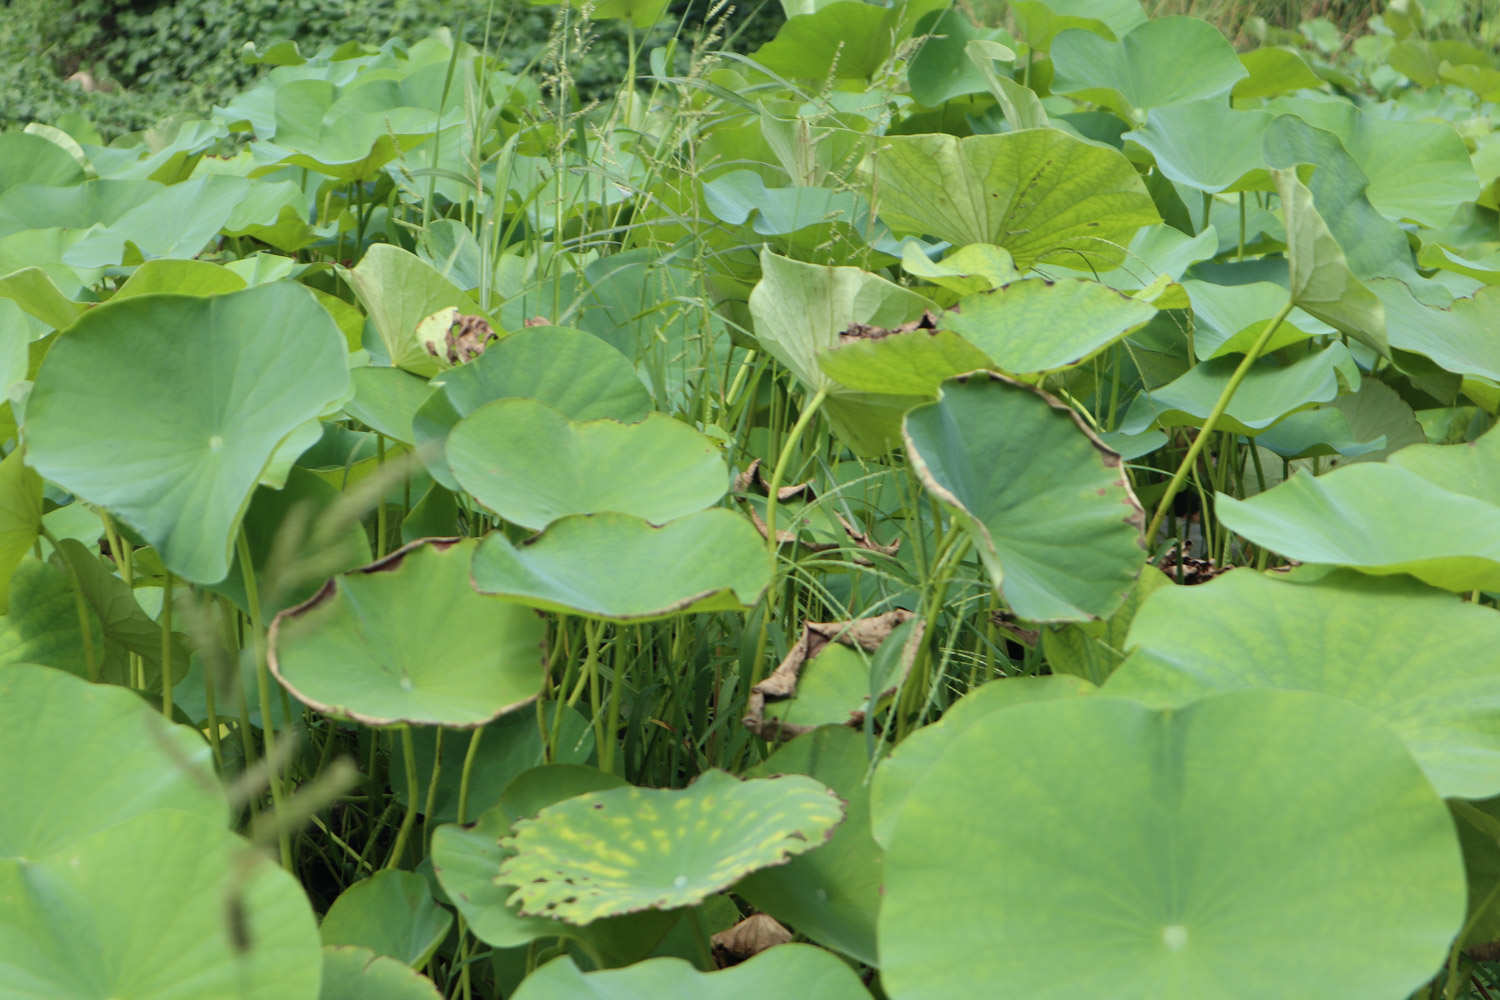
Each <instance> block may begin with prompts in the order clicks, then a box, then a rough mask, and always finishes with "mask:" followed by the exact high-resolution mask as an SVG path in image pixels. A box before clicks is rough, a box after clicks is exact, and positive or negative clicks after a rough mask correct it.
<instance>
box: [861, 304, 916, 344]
mask: <svg viewBox="0 0 1500 1000" xmlns="http://www.w3.org/2000/svg"><path fill="white" fill-rule="evenodd" d="M940 326H941V320H940V319H939V317H938V314H937V313H935V312H933V311H932V310H931V309H928V310H927V311H925V312H923V313H922V315H920V316H918V317H917V318H916V319H914V320H912V321H911V322H909V323H902V324H901V325H900V326H871V325H870V324H869V323H850V324H849V326H848V327H846V328H845V329H844V330H843V331H842V332H841V333H840V334H839V343H841V344H848V343H852V342H854V341H858V340H879V339H881V338H882V337H889V336H891V335H892V334H897V333H914V332H915V331H917V330H927V331H929V332H931V333H936V332H937V331H938V329H939V328H940Z"/></svg>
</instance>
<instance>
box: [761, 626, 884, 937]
mask: <svg viewBox="0 0 1500 1000" xmlns="http://www.w3.org/2000/svg"><path fill="white" fill-rule="evenodd" d="M830 649H841V650H845V651H846V652H849V649H848V647H846V646H843V645H840V644H839V643H831V644H829V645H828V646H827V647H825V652H826V651H827V650H830ZM865 673H866V676H865V678H864V680H865V692H864V695H865V697H868V695H869V680H868V671H866V672H865ZM869 768H870V755H869V751H868V749H867V748H866V744H865V735H864V733H861V732H858V731H856V730H854V729H850V728H847V727H844V726H824V727H822V728H820V729H817V730H814V731H813V732H811V733H807V734H805V735H802V736H799V737H797V738H796V739H794V740H792V741H791V742H790V743H787V744H786V745H784V746H782V747H780V748H778V749H777V751H776V752H775V753H773V754H772V755H771V756H769V757H767V758H766V759H765V760H763V761H761V762H760V763H759V764H757V765H756V766H755V767H754V768H752V769H751V770H750V771H748V772H747V773H746V777H750V778H769V777H771V776H773V775H777V774H805V775H807V776H808V777H810V778H813V779H815V780H817V781H820V782H822V783H823V784H825V785H827V786H828V787H829V788H831V789H833V791H834V792H835V793H836V794H837V795H838V796H839V797H840V798H842V799H843V800H844V805H845V814H844V822H843V823H840V824H839V826H838V828H837V829H836V830H834V831H833V837H832V838H831V839H830V840H829V841H828V843H826V844H824V845H823V846H821V847H818V848H816V849H815V850H812V851H809V852H808V853H806V854H799V855H797V856H796V857H794V858H792V859H791V860H790V861H788V862H787V863H786V864H784V865H777V866H775V867H772V868H762V869H761V870H760V871H757V872H752V873H751V874H750V875H747V876H746V877H745V878H743V879H741V880H740V883H739V885H738V886H736V887H735V892H736V893H738V894H739V895H741V896H744V897H745V899H747V900H749V902H750V904H751V905H752V906H754V907H755V908H756V909H757V910H760V911H762V912H764V913H769V914H771V915H772V916H774V917H775V918H776V919H778V920H780V921H781V922H782V923H785V924H788V925H790V926H791V927H792V928H794V929H795V930H797V931H798V932H799V933H801V934H803V935H805V936H807V937H809V938H811V939H812V940H814V941H816V942H817V943H818V944H821V945H824V946H825V947H828V948H833V949H835V950H837V951H840V952H843V953H844V954H845V955H848V956H849V957H850V958H853V959H855V960H856V961H859V962H864V963H865V964H866V965H872V966H878V965H879V964H880V963H879V960H878V956H877V955H876V951H875V914H876V913H878V912H879V911H880V881H881V870H882V864H881V862H882V854H881V850H880V846H879V845H878V844H876V843H875V841H874V839H873V838H871V836H870V786H869V785H868V784H867V783H866V781H865V776H866V773H867V772H868V771H869Z"/></svg>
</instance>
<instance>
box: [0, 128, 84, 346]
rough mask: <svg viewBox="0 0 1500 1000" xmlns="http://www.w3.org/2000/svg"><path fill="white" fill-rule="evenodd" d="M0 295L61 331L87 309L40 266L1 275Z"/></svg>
mask: <svg viewBox="0 0 1500 1000" xmlns="http://www.w3.org/2000/svg"><path fill="white" fill-rule="evenodd" d="M3 134H4V135H10V134H12V133H9V132H7V133H3ZM0 297H4V298H8V299H11V300H13V301H14V302H15V303H16V305H18V306H20V307H21V308H22V309H24V310H26V311H27V312H28V313H30V314H31V315H32V316H35V317H36V318H37V319H39V320H41V321H42V322H43V323H46V324H47V325H48V326H51V327H54V328H56V329H58V330H61V329H64V328H65V327H68V326H71V325H72V324H73V321H74V320H75V319H77V318H78V317H79V316H82V315H83V314H84V311H85V307H84V306H83V304H82V303H79V302H74V301H73V300H72V299H70V298H68V297H67V296H66V295H64V294H63V293H62V291H61V290H59V289H58V287H57V285H56V284H54V283H53V281H52V279H51V278H50V277H49V276H48V275H47V272H46V271H43V270H42V269H41V268H37V267H23V268H21V269H20V270H18V271H13V272H11V273H10V274H7V275H5V277H3V278H0Z"/></svg>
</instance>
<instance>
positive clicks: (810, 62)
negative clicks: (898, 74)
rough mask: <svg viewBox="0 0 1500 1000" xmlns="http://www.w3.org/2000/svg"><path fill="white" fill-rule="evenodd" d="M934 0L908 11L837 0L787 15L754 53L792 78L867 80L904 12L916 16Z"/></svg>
mask: <svg viewBox="0 0 1500 1000" xmlns="http://www.w3.org/2000/svg"><path fill="white" fill-rule="evenodd" d="M932 6H933V5H932V4H931V3H917V4H912V5H911V7H910V8H907V9H905V10H902V9H897V8H893V7H877V6H875V5H873V4H867V3H861V2H851V0H837V2H835V3H830V4H827V5H826V6H823V7H821V8H819V9H818V10H816V11H813V12H811V13H807V14H797V15H795V16H793V17H789V18H788V19H787V21H786V23H785V24H783V25H782V26H781V30H779V31H778V32H777V33H776V37H775V38H773V39H771V41H769V42H767V43H766V44H764V45H762V46H761V47H760V48H758V49H756V50H755V51H754V52H752V53H750V58H751V59H753V60H754V61H755V62H757V63H759V64H760V65H762V66H764V67H765V68H766V69H768V70H770V71H771V72H773V73H779V74H781V75H782V76H785V77H790V78H793V79H804V80H807V79H813V80H822V79H825V78H827V77H828V76H829V74H834V75H835V76H836V77H837V78H839V79H844V80H868V79H869V78H870V77H871V76H873V75H874V74H875V72H876V71H877V70H879V69H880V68H881V66H883V65H884V64H885V63H886V61H887V60H888V59H889V58H890V55H891V43H892V41H893V40H894V39H893V37H892V35H893V32H894V30H895V27H896V25H897V24H898V23H899V22H900V21H901V19H902V18H903V16H904V17H906V18H910V19H911V20H913V21H914V20H915V19H916V18H917V17H919V16H920V14H921V12H923V11H925V10H928V9H931V7H932Z"/></svg>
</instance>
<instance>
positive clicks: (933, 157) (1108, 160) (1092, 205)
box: [874, 128, 1161, 271]
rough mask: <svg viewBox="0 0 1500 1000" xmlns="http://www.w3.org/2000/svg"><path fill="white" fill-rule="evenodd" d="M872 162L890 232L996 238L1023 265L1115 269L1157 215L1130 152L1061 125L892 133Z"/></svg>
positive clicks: (879, 206)
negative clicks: (960, 133) (959, 133)
mask: <svg viewBox="0 0 1500 1000" xmlns="http://www.w3.org/2000/svg"><path fill="white" fill-rule="evenodd" d="M874 163H875V168H874V169H875V177H876V183H877V190H878V191H879V198H878V200H877V203H876V210H877V211H878V212H879V213H880V217H881V218H882V219H883V220H884V221H885V223H886V224H887V225H888V226H890V227H891V228H892V229H893V230H895V231H897V232H898V233H912V234H915V235H919V236H920V235H926V236H931V237H934V238H936V239H940V240H947V241H948V242H949V243H952V244H953V245H954V246H960V247H961V246H966V245H967V244H970V243H995V244H998V245H1000V246H1002V247H1004V248H1005V249H1006V250H1008V251H1010V254H1011V256H1012V257H1013V258H1015V263H1016V267H1018V268H1020V269H1021V270H1023V271H1024V270H1026V269H1028V268H1030V267H1031V266H1032V265H1033V264H1036V263H1038V262H1040V261H1045V260H1051V259H1055V260H1057V261H1058V262H1059V263H1065V264H1068V265H1070V266H1079V260H1080V258H1081V259H1083V260H1085V261H1087V262H1089V263H1090V264H1092V265H1093V266H1094V267H1095V268H1096V269H1099V270H1104V269H1107V268H1112V267H1116V266H1118V265H1119V264H1121V263H1123V262H1124V259H1125V247H1126V246H1128V245H1129V243H1130V240H1131V237H1133V236H1134V235H1135V232H1136V230H1137V229H1140V228H1141V227H1142V226H1146V225H1150V224H1151V223H1153V222H1159V221H1161V219H1160V216H1158V215H1157V212H1156V206H1155V204H1154V203H1153V202H1152V200H1151V196H1150V195H1149V194H1147V193H1146V186H1145V183H1144V182H1143V181H1142V180H1141V177H1140V174H1138V173H1137V172H1136V169H1135V167H1133V166H1131V164H1130V161H1129V160H1127V159H1125V157H1124V156H1123V155H1122V154H1121V153H1120V152H1119V151H1118V150H1115V149H1110V148H1108V147H1105V146H1100V145H1097V144H1095V143H1092V142H1088V141H1086V140H1084V139H1079V138H1076V137H1074V136H1072V135H1069V134H1068V133H1066V132H1063V131H1061V130H1060V129H1054V128H1035V129H1022V130H1020V131H1018V132H1005V133H1001V134H996V135H972V136H968V137H966V138H963V139H959V138H956V137H954V136H951V135H936V134H933V135H901V136H890V137H888V138H886V139H885V140H884V144H883V146H882V148H881V150H880V152H879V154H878V155H877V157H876V158H875V161H874Z"/></svg>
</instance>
